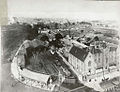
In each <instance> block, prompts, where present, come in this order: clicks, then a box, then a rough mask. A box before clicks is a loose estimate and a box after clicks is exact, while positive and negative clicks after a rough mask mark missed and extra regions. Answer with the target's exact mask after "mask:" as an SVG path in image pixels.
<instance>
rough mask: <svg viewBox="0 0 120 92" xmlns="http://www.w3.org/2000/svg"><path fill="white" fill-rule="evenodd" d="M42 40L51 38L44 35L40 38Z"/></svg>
mask: <svg viewBox="0 0 120 92" xmlns="http://www.w3.org/2000/svg"><path fill="white" fill-rule="evenodd" d="M40 40H42V41H49V38H48V36H47V35H43V36H42V37H41V38H40Z"/></svg>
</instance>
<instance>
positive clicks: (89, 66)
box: [69, 45, 96, 81]
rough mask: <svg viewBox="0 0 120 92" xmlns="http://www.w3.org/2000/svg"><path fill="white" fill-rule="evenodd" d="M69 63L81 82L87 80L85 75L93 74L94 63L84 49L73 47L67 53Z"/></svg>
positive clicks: (90, 54) (90, 55)
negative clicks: (79, 76)
mask: <svg viewBox="0 0 120 92" xmlns="http://www.w3.org/2000/svg"><path fill="white" fill-rule="evenodd" d="M69 63H70V64H71V65H72V66H73V68H74V69H75V71H77V72H78V73H79V74H80V75H81V76H82V78H81V81H84V80H87V75H90V74H94V73H95V67H96V63H95V62H94V58H93V56H92V53H90V52H89V51H87V49H86V48H79V47H77V46H75V45H74V46H73V47H72V48H71V50H70V53H69Z"/></svg>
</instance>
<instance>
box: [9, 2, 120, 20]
mask: <svg viewBox="0 0 120 92" xmlns="http://www.w3.org/2000/svg"><path fill="white" fill-rule="evenodd" d="M8 15H9V16H20V17H42V18H68V19H69V18H70V19H95V20H96V19H98V20H99V19H105V20H109V19H110V20H118V18H119V16H120V2H119V1H113V2H111V1H90V0H89V1H85V0H84V1H82V0H8Z"/></svg>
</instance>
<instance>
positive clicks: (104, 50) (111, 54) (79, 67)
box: [69, 45, 119, 81]
mask: <svg viewBox="0 0 120 92" xmlns="http://www.w3.org/2000/svg"><path fill="white" fill-rule="evenodd" d="M117 52H118V48H117V47H114V46H105V45H103V47H102V46H94V45H93V46H89V47H87V46H86V47H83V48H82V47H81V46H78V45H73V47H72V48H71V50H70V52H69V63H70V64H71V66H72V67H73V68H74V70H75V71H76V72H77V73H78V74H79V75H80V80H81V81H89V80H91V79H90V76H92V75H95V76H96V77H97V74H98V75H99V74H100V76H103V73H102V72H105V74H107V73H110V72H112V71H114V70H119V60H118V58H119V57H118V53H117ZM88 77H89V78H88Z"/></svg>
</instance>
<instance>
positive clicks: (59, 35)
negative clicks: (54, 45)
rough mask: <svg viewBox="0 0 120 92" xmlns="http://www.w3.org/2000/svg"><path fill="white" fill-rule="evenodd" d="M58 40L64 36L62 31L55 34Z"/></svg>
mask: <svg viewBox="0 0 120 92" xmlns="http://www.w3.org/2000/svg"><path fill="white" fill-rule="evenodd" d="M55 38H56V40H60V39H62V38H63V36H62V35H61V34H60V33H57V34H55Z"/></svg>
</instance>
